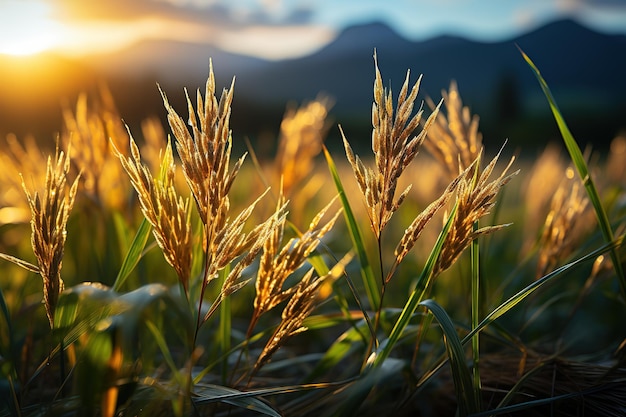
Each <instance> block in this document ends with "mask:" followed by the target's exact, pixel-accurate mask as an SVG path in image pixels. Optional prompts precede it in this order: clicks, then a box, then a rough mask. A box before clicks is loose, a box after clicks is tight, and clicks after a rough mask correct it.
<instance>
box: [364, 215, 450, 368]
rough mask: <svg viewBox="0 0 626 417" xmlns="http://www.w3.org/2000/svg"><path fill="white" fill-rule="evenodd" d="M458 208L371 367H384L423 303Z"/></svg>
mask: <svg viewBox="0 0 626 417" xmlns="http://www.w3.org/2000/svg"><path fill="white" fill-rule="evenodd" d="M457 207H458V204H456V203H455V204H454V207H453V208H452V211H451V212H450V215H449V216H448V220H447V221H446V224H445V225H444V227H443V229H442V230H441V233H439V237H438V238H437V242H435V246H434V247H433V249H432V251H431V252H430V255H429V256H428V259H427V260H426V264H425V265H424V269H423V270H422V273H421V274H420V276H419V278H418V280H417V285H416V287H415V289H414V290H413V292H412V293H411V296H410V297H409V300H408V301H407V302H406V304H405V305H404V308H403V309H402V313H400V317H399V318H398V320H397V321H396V324H395V325H394V327H393V329H392V330H391V334H390V335H389V337H388V338H387V339H385V340H384V341H383V343H381V345H380V348H379V350H378V352H377V353H376V354H375V356H374V358H373V362H371V363H370V365H371V366H373V367H379V366H380V365H382V363H383V362H384V361H385V359H387V357H389V354H390V353H391V350H392V349H393V347H394V346H395V344H396V343H397V341H398V339H399V338H400V336H401V335H402V332H403V331H404V329H405V328H406V326H408V324H409V321H410V320H411V316H413V313H415V309H416V308H417V306H418V304H419V303H420V302H421V301H422V298H423V297H424V294H425V293H426V290H427V289H428V287H429V286H430V282H431V280H432V273H433V269H434V268H435V264H436V262H437V259H439V255H440V254H441V250H442V248H443V244H444V242H445V240H446V237H447V236H448V232H449V231H450V227H452V222H453V221H454V217H455V216H456V211H457Z"/></svg>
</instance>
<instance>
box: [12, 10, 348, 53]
mask: <svg viewBox="0 0 626 417" xmlns="http://www.w3.org/2000/svg"><path fill="white" fill-rule="evenodd" d="M134 3H135V4H140V5H141V6H142V7H137V6H136V5H135V6H134V5H133V4H134ZM100 4H101V5H102V4H104V5H103V6H95V7H94V6H93V3H91V2H86V1H68V0H59V1H58V2H53V1H50V0H16V1H13V0H8V1H7V0H0V54H8V55H32V54H36V53H39V52H45V51H52V52H57V53H61V54H63V55H70V56H84V55H90V54H98V53H108V52H115V51H118V50H120V49H123V48H125V47H128V46H130V45H132V44H134V43H136V42H139V41H141V40H149V39H162V40H173V41H183V42H195V43H210V44H213V45H215V46H218V47H222V48H223V49H225V50H228V51H230V52H235V53H241V54H246V55H254V56H258V57H261V58H265V59H282V58H286V57H290V56H294V55H303V54H307V53H310V52H313V51H314V50H315V49H317V48H319V47H321V46H323V45H324V44H326V43H327V42H329V41H330V40H332V38H333V37H334V36H335V34H336V31H334V30H332V29H331V28H329V27H325V26H322V25H297V24H281V25H276V24H269V25H231V24H221V23H220V22H219V21H217V19H215V18H214V17H213V16H210V14H209V13H206V14H205V15H204V16H195V17H194V16H192V14H193V13H192V12H191V13H190V12H189V11H187V10H184V9H183V10H184V13H181V12H179V11H180V10H181V9H180V8H178V9H177V8H175V6H173V5H167V4H166V3H165V2H162V1H157V0H136V1H135V0H134V1H133V2H122V1H119V0H108V1H106V2H101V3H100ZM151 7H152V9H151ZM208 17H210V18H208ZM218 17H219V16H218ZM226 23H228V22H226Z"/></svg>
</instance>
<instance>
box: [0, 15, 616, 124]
mask: <svg viewBox="0 0 626 417" xmlns="http://www.w3.org/2000/svg"><path fill="white" fill-rule="evenodd" d="M516 45H518V46H519V47H520V48H521V49H523V50H524V51H525V52H526V53H528V55H530V57H531V58H532V59H533V60H534V61H535V63H536V64H537V65H538V67H539V68H540V69H541V71H542V74H543V76H544V77H545V78H546V80H547V81H548V83H549V84H550V86H551V88H552V89H553V91H554V93H555V95H556V98H557V100H559V101H560V104H561V107H562V109H563V110H564V111H567V110H568V109H570V108H572V109H575V110H577V111H580V112H583V113H584V112H595V113H594V114H590V115H589V117H590V118H592V117H596V116H597V115H598V114H600V115H602V116H603V117H604V116H607V114H608V116H611V115H612V116H611V117H613V118H615V117H616V114H620V115H622V116H623V114H624V111H623V110H624V109H626V96H625V95H624V92H626V77H624V76H623V74H626V36H617V35H605V34H600V33H597V32H594V31H592V30H589V29H587V28H585V27H583V26H581V25H579V24H578V23H576V22H574V21H570V20H564V21H558V22H554V23H550V24H548V25H546V26H544V27H541V28H539V29H537V30H534V31H532V32H529V33H527V34H524V35H522V36H518V37H515V38H512V39H509V40H506V41H501V42H493V43H482V42H475V41H471V40H467V39H464V38H460V37H455V36H439V37H436V38H432V39H429V40H425V41H420V42H414V41H410V40H407V39H405V38H403V37H402V36H400V35H399V34H398V33H396V32H395V31H394V30H393V29H391V28H390V27H388V26H386V25H384V24H382V23H378V22H374V23H370V24H365V25H359V26H354V27H350V28H347V29H345V30H344V31H342V32H341V33H340V34H339V35H338V37H337V38H336V39H335V40H334V41H333V42H331V43H329V44H328V45H326V46H325V47H324V48H322V49H320V50H319V51H317V52H316V53H313V54H311V55H309V56H305V57H302V58H298V59H290V60H284V61H265V60H262V59H258V58H253V57H248V56H242V55H237V54H231V53H228V52H225V51H222V50H220V49H218V48H215V47H210V46H206V45H201V44H185V43H180V42H159V41H146V42H142V43H140V44H137V45H134V46H133V47H130V48H128V49H126V50H124V51H120V52H118V53H114V54H107V55H102V56H91V57H89V58H88V59H87V60H85V62H76V63H75V64H72V63H70V62H69V61H68V60H64V61H63V65H62V66H61V67H62V68H60V69H58V70H59V71H61V72H66V73H69V72H72V71H74V72H78V73H79V74H80V77H78V76H74V77H73V78H75V81H76V83H74V84H75V85H74V86H73V87H72V88H69V87H68V89H67V93H66V95H67V96H68V97H69V98H70V99H71V98H72V97H73V96H75V94H77V91H80V90H92V89H93V85H94V84H95V83H96V82H97V81H98V80H100V81H104V82H106V83H107V84H108V85H109V87H110V89H111V90H112V92H113V94H114V97H116V99H117V100H118V104H119V107H120V112H121V113H122V117H124V119H125V120H126V121H129V123H132V121H133V120H137V119H138V118H143V117H145V116H146V115H148V114H156V115H159V116H161V117H163V113H164V111H163V109H162V103H161V100H160V97H159V94H158V91H157V89H156V83H157V82H158V83H159V84H161V85H162V87H163V88H164V90H165V91H166V92H167V94H168V96H170V97H172V101H173V102H174V104H175V105H176V102H178V103H182V100H183V93H182V87H183V86H185V87H189V88H190V89H191V90H194V89H195V88H197V87H202V86H203V85H204V82H205V81H206V76H207V74H208V62H209V58H211V59H212V60H213V64H214V68H215V72H216V77H217V81H218V84H219V86H220V88H221V87H222V86H227V85H229V84H230V82H231V80H232V77H233V76H236V83H235V104H234V105H235V106H239V107H240V109H241V111H240V113H243V112H244V110H245V113H246V114H245V115H244V114H239V115H238V114H237V109H236V108H235V109H233V118H234V120H233V124H234V125H235V122H237V123H240V122H241V123H243V124H246V123H247V124H248V125H247V126H242V127H241V128H239V130H240V131H242V133H243V134H255V133H258V132H256V131H255V129H258V128H259V123H261V124H263V123H265V125H267V124H273V125H274V126H276V124H277V122H278V121H279V118H280V114H281V113H282V111H283V110H284V108H285V105H286V103H287V102H289V101H297V102H301V101H303V100H308V99H313V98H315V97H316V96H317V95H318V94H320V93H323V94H327V95H330V96H331V97H332V98H333V99H334V101H335V107H334V109H333V114H334V116H335V119H336V121H338V122H341V123H344V124H345V123H348V124H349V123H351V122H352V121H354V122H355V123H357V119H358V123H361V122H363V121H364V122H363V123H364V126H363V128H364V129H365V130H367V129H369V112H370V110H371V102H372V85H373V84H372V83H373V79H374V62H373V58H372V55H373V52H374V49H376V51H377V55H378V62H379V66H380V69H381V71H382V75H383V78H384V83H385V85H386V86H389V85H391V87H392V89H393V90H394V94H397V92H398V90H399V88H400V86H401V84H402V82H403V81H404V78H405V76H406V71H407V69H410V70H411V75H410V77H411V80H412V82H414V81H415V80H416V79H417V77H418V76H419V74H423V80H422V87H421V92H420V97H421V98H424V97H426V96H431V97H432V98H433V99H434V100H435V101H438V99H439V98H440V97H441V90H442V89H444V88H447V87H448V86H449V84H450V81H451V80H456V81H457V82H458V85H459V89H460V91H461V95H462V97H463V99H464V101H465V102H466V103H468V104H470V105H471V107H472V110H473V111H474V112H476V113H478V114H479V115H480V116H481V118H482V121H484V122H485V124H486V125H489V124H490V123H491V124H494V123H499V122H500V120H499V118H502V117H511V118H515V117H518V116H519V114H516V113H524V115H525V116H528V115H531V116H532V115H533V114H544V115H545V114H546V113H548V112H549V110H548V107H547V105H546V103H545V99H543V96H542V93H541V90H540V88H539V86H538V84H537V81H536V80H535V79H534V77H533V75H532V73H531V71H530V69H529V68H528V66H527V65H526V64H525V62H524V61H523V59H522V57H521V55H520V53H519V51H518V49H517V47H516ZM50 59H51V58H50ZM9 67H10V66H9V65H6V63H5V62H3V61H2V59H0V77H1V78H0V80H2V81H0V113H2V114H0V134H4V133H6V132H8V131H17V132H19V133H21V132H23V131H24V129H22V128H18V127H16V125H15V123H13V120H12V118H11V117H7V114H13V115H14V114H15V112H17V111H21V112H34V113H35V114H39V113H41V112H45V111H46V108H44V107H42V106H40V105H39V104H40V102H45V103H47V104H46V106H49V104H50V103H51V102H53V101H54V100H51V99H50V98H49V97H48V98H47V99H46V100H41V99H35V98H31V100H30V101H28V100H23V101H24V103H25V104H23V106H22V107H23V108H19V106H17V107H16V106H15V103H16V102H15V91H18V92H19V91H20V86H19V85H14V84H15V83H12V82H11V81H9V80H13V79H15V78H16V74H15V73H11V71H10V69H9V70H7V68H9ZM44 74H45V73H44ZM21 82H24V80H21ZM2 83H5V84H6V83H12V86H11V87H12V88H11V94H9V93H7V91H8V90H7V89H6V88H2V87H1V86H2ZM38 83H40V84H41V85H42V87H41V89H42V91H45V94H48V95H50V94H53V95H54V94H56V93H58V91H56V90H55V91H48V90H50V89H49V88H48V89H47V90H46V89H45V88H44V87H43V86H48V87H49V86H50V83H51V80H46V79H45V76H41V75H40V76H39V77H38V78H37V79H32V80H30V81H28V82H27V84H28V85H29V91H32V90H33V89H34V91H37V85H38ZM42 94H43V93H42ZM57 101H58V100H57ZM503 107H507V108H508V107H510V108H508V109H503ZM8 108H10V109H11V111H10V112H6V111H2V109H5V110H6V109H8ZM48 110H49V109H48ZM504 110H506V111H504ZM272 112H273V113H272ZM507 112H508V113H507ZM620 112H621V113H620ZM270 113H271V114H274V116H272V117H269V116H268V114H270ZM509 113H511V114H509ZM613 113H615V114H613ZM548 116H549V113H548ZM608 116H607V117H608ZM12 117H13V116H12ZM43 119H44V118H40V120H41V123H39V124H38V125H37V126H35V127H39V128H41V129H43V128H44V127H47V125H46V126H44V125H45V123H43ZM611 123H613V122H611ZM624 123H626V122H624ZM49 124H50V123H49ZM608 124H609V122H607V132H608V131H609V129H612V130H613V131H614V130H615V129H617V127H615V126H608ZM55 128H57V129H58V122H57V126H55ZM276 128H277V126H276ZM234 129H235V130H236V131H237V129H238V127H237V126H234ZM34 130H35V131H37V129H34ZM49 130H50V129H49ZM498 134H501V133H500V132H498ZM502 134H506V135H507V136H508V135H509V133H508V132H503V133H502ZM605 134H610V133H605Z"/></svg>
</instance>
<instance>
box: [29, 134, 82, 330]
mask: <svg viewBox="0 0 626 417" xmlns="http://www.w3.org/2000/svg"><path fill="white" fill-rule="evenodd" d="M69 170H70V157H69V149H68V154H65V153H64V152H63V151H60V150H59V148H58V146H57V148H56V152H55V156H54V160H52V158H50V157H48V162H47V164H46V180H45V188H44V190H43V193H42V194H41V195H40V194H39V192H37V191H29V189H28V187H27V186H26V183H25V181H24V179H23V178H22V188H23V189H24V192H25V193H26V198H27V200H28V205H29V207H30V211H31V215H32V217H31V222H30V225H31V232H32V233H31V244H32V247H33V252H34V253H35V258H36V259H37V265H38V268H39V275H41V277H42V279H43V302H44V305H45V308H46V315H47V316H48V321H49V322H50V327H54V310H55V307H56V304H57V300H58V298H59V294H60V293H61V291H63V288H64V284H63V279H62V278H61V267H62V264H63V252H64V248H65V240H66V235H67V230H66V226H67V220H68V218H69V216H70V212H71V211H72V207H73V205H74V199H75V197H76V190H77V188H78V181H79V178H80V176H77V177H76V179H75V180H74V182H73V183H72V185H68V184H67V174H68V172H69Z"/></svg>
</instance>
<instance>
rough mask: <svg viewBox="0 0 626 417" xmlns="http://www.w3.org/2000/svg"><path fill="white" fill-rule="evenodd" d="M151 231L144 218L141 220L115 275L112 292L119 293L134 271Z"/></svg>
mask: <svg viewBox="0 0 626 417" xmlns="http://www.w3.org/2000/svg"><path fill="white" fill-rule="evenodd" d="M151 230H152V226H151V225H150V223H149V222H148V220H146V219H145V218H144V219H143V220H142V222H141V224H140V225H139V229H137V233H136V234H135V238H134V239H133V242H132V243H131V245H130V248H128V252H127V253H126V257H125V258H124V261H123V262H122V266H121V268H120V271H119V272H118V274H117V278H115V283H114V284H113V290H114V291H119V289H120V288H121V287H122V285H124V282H125V281H126V278H128V276H129V275H130V273H131V272H132V271H133V269H135V267H136V266H137V264H138V263H139V260H140V259H141V256H142V253H143V249H144V247H145V246H146V243H147V242H148V238H149V237H150V231H151Z"/></svg>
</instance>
